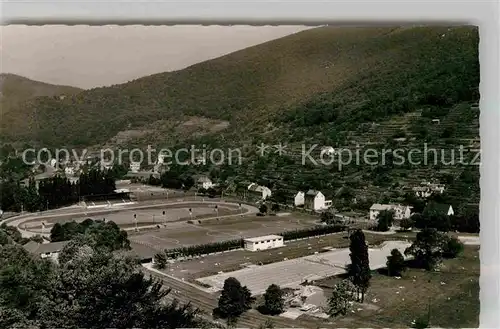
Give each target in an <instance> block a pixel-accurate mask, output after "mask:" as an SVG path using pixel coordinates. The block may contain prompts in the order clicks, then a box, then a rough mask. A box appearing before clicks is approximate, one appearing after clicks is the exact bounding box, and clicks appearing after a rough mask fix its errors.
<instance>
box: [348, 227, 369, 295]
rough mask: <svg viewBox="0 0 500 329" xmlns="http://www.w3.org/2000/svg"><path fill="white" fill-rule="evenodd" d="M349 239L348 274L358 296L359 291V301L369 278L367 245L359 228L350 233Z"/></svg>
mask: <svg viewBox="0 0 500 329" xmlns="http://www.w3.org/2000/svg"><path fill="white" fill-rule="evenodd" d="M350 240H351V243H350V246H349V250H350V251H351V253H350V255H349V256H350V258H351V264H349V266H348V275H349V277H350V279H351V281H352V283H353V284H354V285H355V286H356V287H357V289H358V297H359V293H361V299H360V301H361V302H363V301H364V298H365V293H366V291H367V290H368V287H369V285H370V279H371V272H370V261H369V258H368V246H367V244H366V241H365V235H364V233H363V231H361V230H359V229H358V230H356V231H354V232H353V233H352V234H351V236H350Z"/></svg>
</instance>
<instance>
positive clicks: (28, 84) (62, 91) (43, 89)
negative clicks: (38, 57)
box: [0, 73, 82, 115]
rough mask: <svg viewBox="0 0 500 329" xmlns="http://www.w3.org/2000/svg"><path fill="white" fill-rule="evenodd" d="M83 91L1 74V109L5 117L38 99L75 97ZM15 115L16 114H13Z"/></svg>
mask: <svg viewBox="0 0 500 329" xmlns="http://www.w3.org/2000/svg"><path fill="white" fill-rule="evenodd" d="M80 91H82V89H80V88H76V87H70V86H61V85H53V84H49V83H45V82H40V81H35V80H30V79H28V78H25V77H21V76H19V75H15V74H10V73H1V74H0V93H1V94H0V108H1V114H2V115H5V114H6V113H7V112H10V110H11V109H17V108H19V107H20V106H21V107H22V106H23V103H24V102H26V101H28V100H32V99H34V98H36V97H53V96H58V97H59V96H62V97H64V96H68V95H75V94H77V93H79V92H80ZM13 115H15V114H13Z"/></svg>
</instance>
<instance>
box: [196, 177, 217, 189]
mask: <svg viewBox="0 0 500 329" xmlns="http://www.w3.org/2000/svg"><path fill="white" fill-rule="evenodd" d="M196 184H197V186H198V188H203V189H205V190H208V189H209V188H211V187H213V186H214V183H213V182H212V180H211V179H210V178H208V177H207V176H201V177H199V178H198V180H197V181H196Z"/></svg>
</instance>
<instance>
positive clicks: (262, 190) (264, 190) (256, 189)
mask: <svg viewBox="0 0 500 329" xmlns="http://www.w3.org/2000/svg"><path fill="white" fill-rule="evenodd" d="M248 191H250V192H252V193H255V194H259V195H260V197H261V199H262V200H265V199H267V198H269V197H270V196H271V190H270V189H269V188H268V187H266V186H260V185H257V184H255V183H252V184H250V185H248Z"/></svg>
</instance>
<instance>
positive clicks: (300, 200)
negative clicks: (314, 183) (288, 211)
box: [293, 191, 305, 207]
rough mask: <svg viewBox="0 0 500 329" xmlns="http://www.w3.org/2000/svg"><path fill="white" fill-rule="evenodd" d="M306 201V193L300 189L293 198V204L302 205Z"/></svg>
mask: <svg viewBox="0 0 500 329" xmlns="http://www.w3.org/2000/svg"><path fill="white" fill-rule="evenodd" d="M304 202H305V193H304V192H302V191H298V192H297V194H295V198H294V200H293V204H294V206H295V207H300V206H303V205H304Z"/></svg>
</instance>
